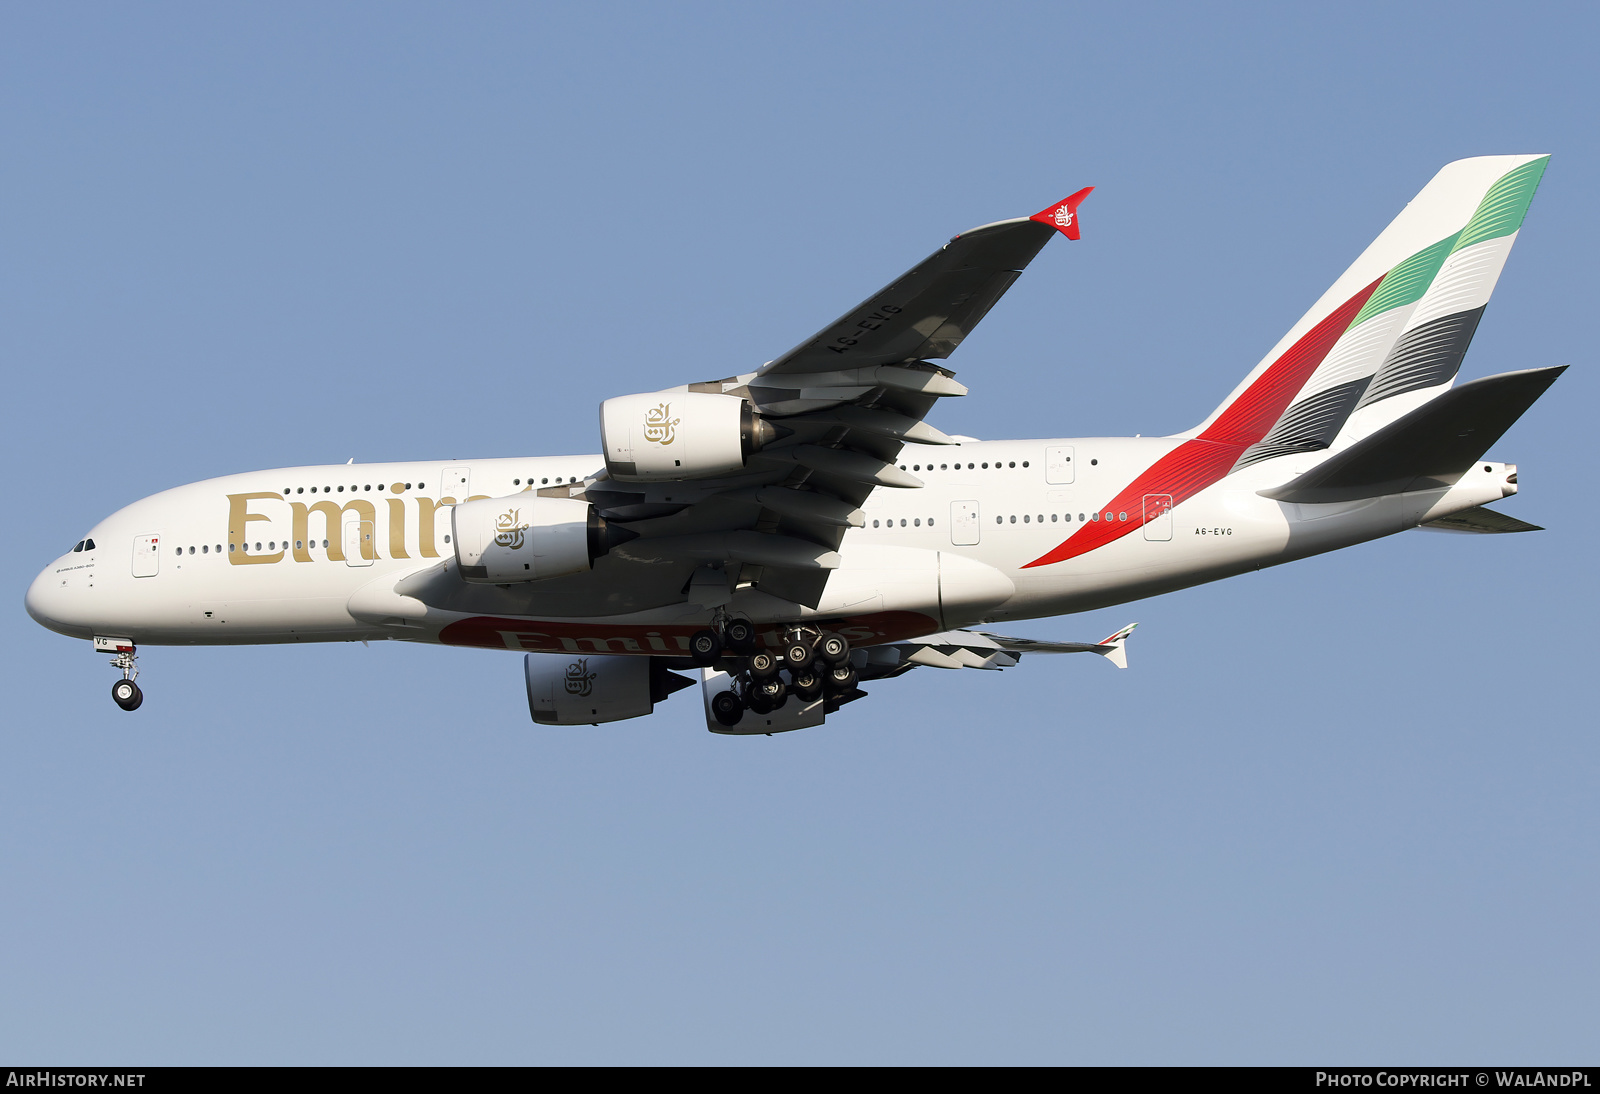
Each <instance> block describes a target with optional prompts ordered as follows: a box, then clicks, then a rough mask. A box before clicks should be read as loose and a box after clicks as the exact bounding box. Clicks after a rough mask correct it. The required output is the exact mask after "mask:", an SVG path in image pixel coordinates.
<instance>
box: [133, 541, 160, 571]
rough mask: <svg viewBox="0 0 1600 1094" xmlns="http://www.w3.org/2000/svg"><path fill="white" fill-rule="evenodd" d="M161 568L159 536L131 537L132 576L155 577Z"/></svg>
mask: <svg viewBox="0 0 1600 1094" xmlns="http://www.w3.org/2000/svg"><path fill="white" fill-rule="evenodd" d="M160 570H161V537H160V536H158V535H148V536H134V537H133V576H134V577H155V576H156V574H157V573H158V572H160Z"/></svg>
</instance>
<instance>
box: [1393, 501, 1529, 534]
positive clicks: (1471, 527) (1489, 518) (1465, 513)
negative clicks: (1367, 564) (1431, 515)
mask: <svg viewBox="0 0 1600 1094" xmlns="http://www.w3.org/2000/svg"><path fill="white" fill-rule="evenodd" d="M1419 527H1422V528H1427V529H1429V530H1430V531H1434V532H1472V533H1474V534H1476V535H1498V534H1502V533H1505V532H1542V531H1544V529H1543V528H1541V527H1539V526H1538V525H1537V524H1529V523H1528V522H1527V521H1525V520H1518V519H1517V518H1516V517H1508V516H1506V515H1505V514H1504V513H1496V512H1495V511H1494V510H1493V509H1485V508H1484V507H1483V506H1481V505H1475V506H1473V507H1472V508H1471V509H1463V510H1461V512H1459V513H1451V514H1450V515H1449V516H1448V517H1440V518H1439V519H1438V520H1430V521H1429V522H1428V523H1426V524H1423V525H1420V526H1419Z"/></svg>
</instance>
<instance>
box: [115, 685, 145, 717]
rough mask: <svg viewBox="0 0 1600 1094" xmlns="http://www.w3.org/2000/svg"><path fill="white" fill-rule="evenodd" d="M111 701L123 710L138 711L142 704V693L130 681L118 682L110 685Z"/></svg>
mask: <svg viewBox="0 0 1600 1094" xmlns="http://www.w3.org/2000/svg"><path fill="white" fill-rule="evenodd" d="M111 701H112V702H114V703H116V704H117V706H119V707H121V708H122V709H123V710H138V709H139V704H140V703H142V702H144V692H142V691H140V690H139V685H138V684H135V683H134V682H133V681H132V680H118V681H117V682H116V683H115V684H112V685H111Z"/></svg>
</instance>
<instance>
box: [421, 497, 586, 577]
mask: <svg viewBox="0 0 1600 1094" xmlns="http://www.w3.org/2000/svg"><path fill="white" fill-rule="evenodd" d="M450 524H451V532H452V536H451V544H452V546H454V547H455V552H456V566H457V568H458V569H459V570H460V571H461V576H462V577H463V578H464V579H465V580H467V581H475V582H479V583H482V584H490V585H505V584H509V583H512V582H517V581H538V580H539V579H540V578H546V577H563V576H565V575H567V574H580V573H583V572H584V571H585V570H587V569H589V567H590V566H592V565H593V564H594V560H595V559H597V558H599V557H600V556H601V555H603V554H605V553H606V551H607V550H608V549H609V545H608V542H607V540H608V536H607V527H606V523H605V521H603V520H601V519H600V516H599V514H597V513H596V512H595V511H594V506H592V505H590V504H589V503H588V502H586V501H579V500H578V499H576V498H541V497H539V496H537V495H536V494H532V493H525V494H513V495H511V496H510V497H505V498H480V499H479V500H478V501H467V502H462V503H461V504H460V505H457V506H456V507H455V508H454V509H452V510H451V511H450Z"/></svg>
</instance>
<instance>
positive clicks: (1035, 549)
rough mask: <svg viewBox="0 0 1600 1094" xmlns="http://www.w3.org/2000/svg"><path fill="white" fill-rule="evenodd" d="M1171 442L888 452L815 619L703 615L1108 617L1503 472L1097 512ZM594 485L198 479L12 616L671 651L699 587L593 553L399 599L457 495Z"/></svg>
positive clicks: (1460, 505) (445, 535) (907, 620)
mask: <svg viewBox="0 0 1600 1094" xmlns="http://www.w3.org/2000/svg"><path fill="white" fill-rule="evenodd" d="M1182 443H1184V440H1183V438H1088V439H1060V440H1023V441H985V442H967V443H963V444H960V445H956V446H940V447H933V446H922V445H907V446H906V447H905V450H904V451H903V452H902V454H901V456H900V459H899V461H898V462H899V464H900V465H902V466H904V467H905V468H906V469H907V470H908V471H910V472H912V473H913V474H914V475H916V476H917V477H918V478H920V479H921V480H922V481H923V482H924V484H925V485H924V486H923V487H922V488H921V489H887V488H880V489H878V490H876V491H875V492H874V493H873V494H872V496H871V497H870V498H869V499H868V500H867V502H866V503H865V504H864V505H863V506H862V508H863V510H864V512H865V516H866V520H865V526H864V527H861V528H853V529H851V530H850V531H848V532H847V533H846V534H845V537H844V540H843V543H842V544H841V546H840V548H839V555H840V558H841V560H842V563H841V565H840V566H839V568H838V569H836V570H834V571H833V572H832V574H831V575H830V578H829V582H828V585H827V589H826V591H825V593H824V595H823V599H822V601H821V603H820V604H819V605H818V607H817V608H816V609H810V608H804V607H800V606H798V605H795V604H793V603H791V602H789V601H786V600H780V599H778V598H776V597H773V596H770V595H767V594H765V593H762V592H760V591H759V590H756V589H746V588H739V589H735V590H733V591H731V594H729V595H731V598H732V599H731V600H729V599H727V597H726V596H724V597H723V598H721V599H722V604H723V606H724V607H725V608H726V610H728V611H730V612H733V613H739V614H744V615H747V616H748V617H749V618H751V619H752V620H755V621H756V622H758V623H764V622H772V623H780V622H787V621H794V620H798V619H807V618H822V619H828V620H831V621H833V623H834V625H835V626H836V628H837V629H839V630H841V631H843V632H844V633H846V635H847V636H848V637H849V638H850V640H851V642H852V643H854V644H856V645H870V644H872V643H874V642H882V641H891V640H898V639H903V638H908V637H914V636H916V635H920V634H926V633H930V632H933V631H939V630H945V629H951V628H955V627H962V626H968V625H971V624H974V623H979V622H989V621H995V620H1002V619H1013V620H1014V619H1026V618H1037V617H1042V616H1051V615H1061V614H1066V613H1071V612H1079V611H1085V610H1089V609H1094V608H1101V607H1106V606H1109V605H1113V604H1118V603H1121V602H1124V601H1128V600H1134V599H1138V598H1141V597H1146V596H1151V595H1153V594H1156V593H1160V592H1165V591H1169V590H1172V589H1178V588H1183V587H1186V586H1190V585H1196V584H1200V583H1202V582H1206V581H1212V580H1215V579H1217V578H1221V577H1227V576H1230V575H1232V574H1237V573H1242V572H1245V571H1248V570H1252V569H1259V568H1260V567H1263V566H1269V565H1274V564H1277V563H1281V562H1286V561H1289V560H1291V559H1295V558H1301V557H1304V556H1306V555H1311V554H1316V553H1319V552H1323V551H1328V550H1333V549H1336V548H1339V547H1344V546H1348V545H1350V544H1353V543H1358V542H1361V541H1364V540H1369V539H1374V538H1377V537H1380V536H1384V535H1389V534H1391V533H1394V532H1398V531H1401V530H1403V529H1405V528H1410V527H1415V526H1416V525H1417V524H1419V523H1422V522H1423V521H1426V520H1432V519H1436V518H1437V517H1440V516H1444V515H1447V514H1448V513H1452V512H1456V511H1458V510H1461V509H1465V508H1468V507H1470V506H1474V505H1481V504H1483V503H1485V502H1489V501H1493V500H1496V499H1499V498H1501V497H1504V496H1506V495H1508V494H1510V493H1513V492H1515V489H1516V487H1515V485H1514V484H1513V483H1508V481H1507V480H1508V479H1509V478H1513V477H1514V476H1512V475H1511V474H1510V471H1511V469H1510V468H1508V466H1507V465H1505V464H1494V463H1480V464H1478V465H1477V466H1475V467H1474V468H1473V469H1471V470H1470V471H1468V472H1467V474H1466V475H1465V476H1463V478H1462V479H1461V480H1460V481H1459V482H1458V483H1457V484H1456V485H1455V486H1454V487H1453V488H1451V489H1449V490H1448V491H1446V490H1433V491H1427V492H1421V493H1417V494H1405V495H1391V496H1388V497H1384V498H1378V499H1372V500H1365V501H1359V502H1350V503H1343V504H1337V505H1315V506H1311V505H1294V504H1287V503H1281V502H1276V501H1271V500H1269V499H1267V498H1264V497H1261V496H1260V495H1259V494H1258V493H1257V491H1258V490H1261V489H1264V488H1266V487H1270V486H1275V485H1278V484H1280V483H1282V482H1285V481H1287V480H1288V479H1290V478H1292V477H1293V476H1294V475H1296V474H1298V473H1299V472H1301V471H1303V470H1304V469H1305V468H1306V467H1308V466H1310V465H1311V464H1312V463H1314V462H1315V461H1316V459H1317V458H1320V456H1321V454H1315V455H1313V456H1309V457H1305V458H1300V457H1285V458H1281V459H1276V460H1271V461H1268V462H1267V463H1264V464H1258V465H1256V466H1254V467H1251V468H1248V469H1246V470H1244V471H1241V472H1239V473H1237V474H1233V475H1228V476H1226V477H1224V478H1221V479H1220V481H1217V482H1215V483H1213V484H1212V485H1210V486H1208V487H1206V488H1204V489H1203V490H1201V491H1199V492H1198V493H1196V494H1194V495H1193V496H1192V497H1189V498H1187V499H1186V500H1182V501H1180V502H1179V503H1178V504H1177V505H1176V506H1175V507H1173V508H1171V509H1170V510H1162V508H1161V500H1160V498H1159V497H1155V498H1154V499H1153V500H1152V501H1150V502H1148V504H1150V505H1152V506H1153V507H1154V508H1152V510H1151V512H1156V513H1160V514H1161V515H1158V516H1156V517H1154V518H1150V519H1145V520H1141V519H1140V514H1138V513H1126V508H1122V509H1117V508H1107V506H1108V505H1109V504H1110V503H1111V501H1112V499H1114V498H1117V497H1118V496H1119V495H1121V496H1123V497H1126V488H1127V487H1128V486H1129V484H1130V483H1131V482H1133V481H1134V480H1135V479H1136V477H1137V476H1138V475H1139V474H1140V473H1141V472H1142V471H1144V470H1145V469H1146V468H1148V467H1150V466H1151V465H1152V463H1154V462H1155V461H1156V460H1158V459H1160V458H1161V457H1163V456H1164V455H1166V454H1167V453H1169V452H1171V451H1172V450H1173V449H1174V448H1175V447H1177V446H1178V445H1180V444H1182ZM602 467H603V462H602V461H601V459H600V457H598V456H545V457H531V458H527V459H492V460H472V461H454V462H443V461H436V462H432V463H404V464H364V465H334V466H324V467H298V468H286V469H280V470H275V471H255V472H249V473H245V474H238V475H229V476H224V477H222V478H215V479H208V480H205V481H203V482H197V483H193V484H190V485H188V486H180V487H177V488H175V489H172V490H166V491H163V492H161V493H159V494H154V495H152V496H150V497H148V498H145V499H143V500H142V501H138V502H135V503H134V504H132V505H130V506H127V507H126V508H124V509H122V510H120V511H118V512H117V513H114V514H113V515H111V516H110V517H107V518H106V519H105V520H102V521H101V522H100V523H98V524H97V525H95V527H94V528H93V529H92V530H91V531H90V532H89V534H88V536H87V537H86V540H87V541H90V542H92V543H93V548H92V549H84V550H75V551H73V552H69V553H67V554H65V555H63V556H62V557H61V558H59V559H57V560H56V561H55V562H54V563H52V564H51V565H50V566H48V567H46V568H45V570H44V571H43V572H42V573H40V574H39V576H38V577H37V578H36V579H35V581H34V582H33V584H32V586H31V588H30V589H29V591H28V595H27V606H28V610H29V612H30V614H32V615H33V616H34V618H35V619H37V620H38V621H39V622H41V623H43V624H44V625H45V626H47V627H50V628H51V629H53V630H56V631H59V632H61V633H63V634H67V635H71V636H74V637H79V638H90V637H94V636H97V635H99V636H116V637H119V638H126V639H130V640H132V641H133V642H136V643H138V644H141V645H144V644H195V645H213V644H236V643H263V642H330V641H356V640H370V639H379V638H399V639H405V640H411V641H423V642H444V643H448V644H463V645H480V646H487V647H495V648H502V649H517V650H535V651H539V650H543V651H550V652H560V651H565V650H594V651H596V652H613V653H640V654H652V653H654V654H666V655H675V654H681V653H682V652H683V650H684V648H686V647H685V646H684V642H685V640H686V637H687V635H688V634H690V633H692V632H693V630H695V629H697V628H699V627H703V626H705V625H706V624H707V622H708V621H709V620H710V619H711V618H712V615H713V609H714V607H715V606H716V604H717V603H718V601H717V600H716V599H715V598H713V599H706V598H704V597H699V596H697V593H696V591H695V590H696V588H698V587H691V588H689V589H688V590H687V591H683V592H680V591H678V590H677V589H676V588H675V589H674V590H673V592H672V596H671V602H669V603H659V602H654V603H652V602H650V601H649V599H648V598H647V599H645V600H640V599H638V598H637V597H634V596H632V594H631V593H630V592H629V591H628V590H627V589H625V588H623V587H622V586H623V584H625V583H622V582H620V579H619V581H616V582H613V581H610V580H609V577H610V571H608V570H607V567H606V560H605V559H601V560H600V562H599V563H597V565H596V567H595V570H594V571H592V572H591V573H589V574H585V575H581V576H582V577H583V578H584V579H585V580H584V581H575V580H574V579H568V578H554V579H550V580H549V581H546V582H531V583H527V584H526V585H522V586H486V587H479V588H477V589H471V590H467V592H466V593H464V594H462V595H461V596H459V597H458V598H457V600H455V601H448V602H441V601H440V600H438V599H437V598H430V597H428V596H425V595H420V594H419V597H413V596H410V595H407V590H408V588H409V589H410V591H413V592H414V591H416V588H417V586H416V582H418V581H424V580H426V576H427V574H428V573H429V572H431V571H436V570H437V571H440V572H441V576H449V575H448V569H449V567H450V566H451V565H453V562H452V556H453V548H452V545H451V543H450V540H449V537H450V534H451V521H450V519H449V512H450V506H451V505H452V503H454V502H455V501H460V500H467V499H468V498H480V497H487V498H497V497H503V496H510V495H515V494H517V493H519V492H524V491H528V490H537V489H541V488H545V487H548V486H552V485H554V484H557V483H573V484H581V483H583V482H584V481H585V479H586V478H588V477H591V476H593V475H595V474H596V473H597V472H598V471H600V469H601V468H602ZM1123 504H1124V506H1126V502H1124V503H1123ZM1125 513H1126V515H1124V514H1125ZM1104 522H1111V524H1112V525H1113V527H1112V528H1111V529H1109V530H1108V529H1105V528H1100V527H1095V528H1093V529H1092V531H1093V535H1094V537H1095V538H1096V541H1097V542H1098V541H1099V540H1105V542H1098V545H1097V546H1094V547H1093V548H1092V549H1088V550H1083V551H1081V553H1077V554H1075V555H1072V557H1068V558H1065V559H1064V560H1062V561H1054V562H1045V563H1042V564H1035V565H1032V566H1030V565H1029V564H1030V563H1036V562H1037V560H1040V559H1042V558H1044V557H1045V556H1047V555H1049V554H1050V553H1051V552H1052V551H1056V550H1057V549H1058V548H1059V547H1060V546H1061V545H1062V544H1063V543H1064V542H1065V541H1067V540H1068V538H1069V537H1071V536H1073V535H1074V534H1075V533H1078V532H1080V531H1082V530H1084V529H1086V528H1087V527H1090V526H1098V525H1102V524H1103V523H1104ZM1122 526H1126V529H1127V530H1126V531H1124V530H1123V527H1122ZM1086 534H1088V533H1086ZM363 540H365V541H367V542H365V543H363ZM635 542H648V541H635ZM136 575H137V576H136ZM413 575H417V576H413ZM458 584H459V583H458ZM658 584H659V583H658ZM397 585H398V586H399V588H398V589H397ZM469 594H470V595H469ZM660 599H661V597H660V595H659V592H658V593H657V594H656V595H655V600H656V601H659V600H660ZM424 601H426V602H424ZM773 641H776V639H775V638H774V639H773Z"/></svg>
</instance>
